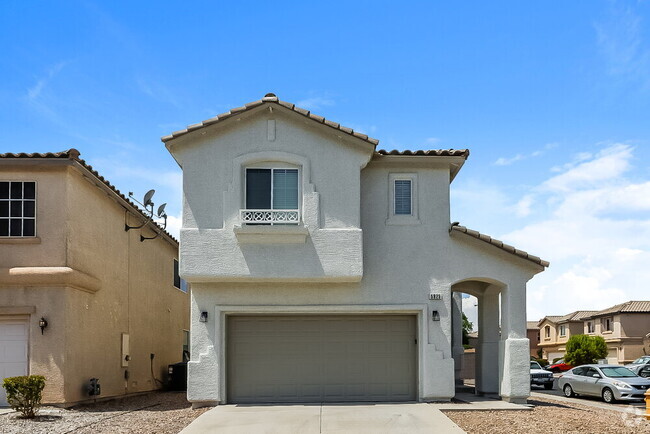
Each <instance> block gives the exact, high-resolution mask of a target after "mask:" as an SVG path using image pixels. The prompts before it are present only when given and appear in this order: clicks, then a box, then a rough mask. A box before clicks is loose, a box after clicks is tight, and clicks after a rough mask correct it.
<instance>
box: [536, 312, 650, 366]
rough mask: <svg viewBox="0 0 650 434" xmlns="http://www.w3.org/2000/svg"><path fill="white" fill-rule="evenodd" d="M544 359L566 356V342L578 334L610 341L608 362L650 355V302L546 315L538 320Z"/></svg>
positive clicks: (623, 362)
mask: <svg viewBox="0 0 650 434" xmlns="http://www.w3.org/2000/svg"><path fill="white" fill-rule="evenodd" d="M539 330H540V336H541V341H540V344H539V346H540V347H541V348H543V351H544V358H546V359H548V361H549V362H552V361H553V359H557V358H561V357H564V354H565V352H566V342H567V341H568V340H569V338H570V337H571V336H573V335H576V334H588V335H590V336H602V337H603V338H604V339H605V342H607V346H608V348H609V354H608V355H607V361H608V363H614V364H625V363H630V362H632V361H633V360H635V359H637V358H638V357H641V356H643V355H645V354H650V342H645V341H644V340H646V341H647V339H648V338H647V335H648V334H649V333H650V301H628V302H625V303H621V304H617V305H616V306H612V307H610V308H607V309H604V310H600V311H577V312H572V313H570V314H568V315H564V316H546V317H544V318H542V320H540V321H539Z"/></svg>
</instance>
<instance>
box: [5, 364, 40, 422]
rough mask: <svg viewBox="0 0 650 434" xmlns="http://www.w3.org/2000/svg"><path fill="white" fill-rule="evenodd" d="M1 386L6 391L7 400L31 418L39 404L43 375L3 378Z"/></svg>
mask: <svg viewBox="0 0 650 434" xmlns="http://www.w3.org/2000/svg"><path fill="white" fill-rule="evenodd" d="M2 387H4V388H5V390H6V391H7V402H9V405H10V406H11V408H13V409H14V410H16V411H18V412H20V413H21V414H22V415H23V417H26V418H33V417H34V416H36V412H37V411H38V408H39V407H40V406H41V394H42V392H43V388H44V387H45V377H43V376H41V375H27V376H21V377H8V378H5V379H4V381H3V383H2Z"/></svg>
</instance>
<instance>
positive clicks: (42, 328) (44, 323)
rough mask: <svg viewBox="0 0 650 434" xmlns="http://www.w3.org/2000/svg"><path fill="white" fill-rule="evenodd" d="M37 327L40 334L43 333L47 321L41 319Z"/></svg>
mask: <svg viewBox="0 0 650 434" xmlns="http://www.w3.org/2000/svg"><path fill="white" fill-rule="evenodd" d="M38 326H39V327H40V328H41V334H43V332H44V331H45V328H46V327H47V320H46V319H45V318H43V317H41V319H40V320H39V321H38Z"/></svg>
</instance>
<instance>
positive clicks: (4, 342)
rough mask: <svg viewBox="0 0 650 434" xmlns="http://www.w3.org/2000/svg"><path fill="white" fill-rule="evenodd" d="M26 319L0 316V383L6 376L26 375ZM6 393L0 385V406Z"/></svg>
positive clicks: (4, 402)
mask: <svg viewBox="0 0 650 434" xmlns="http://www.w3.org/2000/svg"><path fill="white" fill-rule="evenodd" d="M27 335H28V331H27V321H26V320H22V319H5V318H2V317H1V316H0V384H2V380H4V379H5V378H7V377H16V376H19V375H27ZM5 405H7V395H6V394H5V390H4V388H3V387H2V386H0V407H2V406H5Z"/></svg>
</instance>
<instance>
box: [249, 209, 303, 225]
mask: <svg viewBox="0 0 650 434" xmlns="http://www.w3.org/2000/svg"><path fill="white" fill-rule="evenodd" d="M239 215H240V218H241V222H242V223H257V224H260V223H264V224H270V225H273V224H297V223H300V210H297V209H241V210H239Z"/></svg>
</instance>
